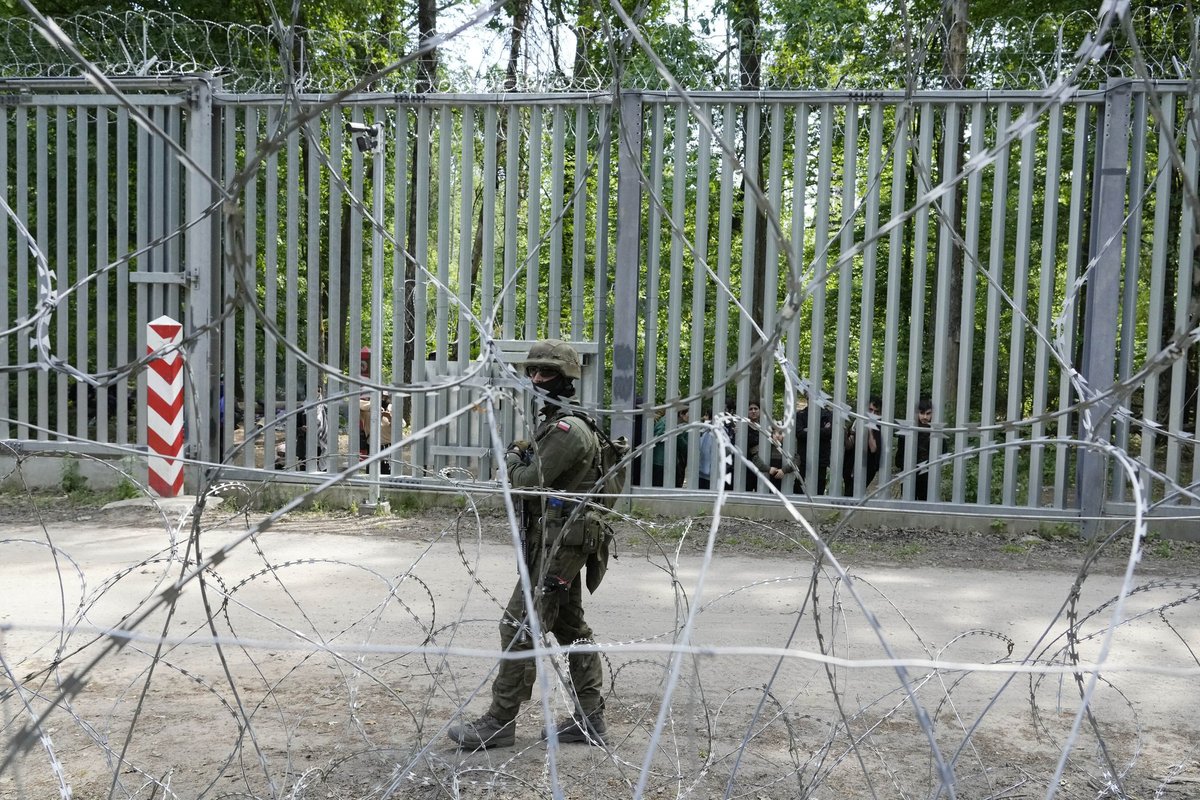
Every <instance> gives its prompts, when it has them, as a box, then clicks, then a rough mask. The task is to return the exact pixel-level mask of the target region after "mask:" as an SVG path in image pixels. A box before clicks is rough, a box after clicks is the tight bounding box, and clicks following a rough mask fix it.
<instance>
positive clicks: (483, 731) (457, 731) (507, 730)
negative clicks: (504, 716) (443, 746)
mask: <svg viewBox="0 0 1200 800" xmlns="http://www.w3.org/2000/svg"><path fill="white" fill-rule="evenodd" d="M446 735H447V736H449V737H450V739H451V740H452V741H454V742H457V743H458V746H459V747H461V748H463V749H464V750H486V749H487V748H489V747H512V746H513V744H514V743H515V742H516V740H517V721H516V720H515V719H510V720H509V721H508V722H502V721H500V720H498V719H496V718H495V717H493V716H492V715H491V714H484V715H483V716H482V717H480V718H479V719H476V720H472V721H471V722H464V723H462V724H460V725H451V726H450V730H448V731H446Z"/></svg>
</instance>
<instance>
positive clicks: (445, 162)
mask: <svg viewBox="0 0 1200 800" xmlns="http://www.w3.org/2000/svg"><path fill="white" fill-rule="evenodd" d="M437 192H438V200H437V201H438V209H437V210H438V235H437V251H436V252H437V267H438V269H437V278H438V284H437V285H433V282H432V281H431V282H430V285H431V288H432V290H433V293H434V308H436V318H434V327H433V337H432V338H433V354H432V355H433V356H434V357H433V359H432V361H434V363H436V365H437V367H436V369H437V374H438V375H445V374H446V368H448V367H446V354H448V350H449V325H450V323H449V314H450V291H451V290H452V289H451V283H450V247H451V245H452V243H454V230H452V225H454V222H452V219H451V212H452V200H454V114H452V112H451V109H450V107H448V106H443V107H442V108H440V109H438V186H437ZM421 335H422V339H421V348H422V349H424V350H427V349H428V342H430V337H428V332H427V331H422V332H421ZM424 357H426V360H430V359H428V354H427V355H426V356H424ZM427 397H428V399H430V401H431V402H432V408H433V419H434V420H440V419H443V417H445V415H446V414H448V413H449V405H450V398H449V392H446V391H437V392H432V393H431V395H428V396H427ZM448 434H449V432H448V431H446V429H445V427H439V428H438V432H437V433H436V434H434V437H433V441H436V443H437V444H439V445H445V444H448V441H449V437H448ZM446 464H448V461H446V457H445V456H443V455H440V453H439V455H436V456H434V457H433V468H434V469H442V468H444V467H446Z"/></svg>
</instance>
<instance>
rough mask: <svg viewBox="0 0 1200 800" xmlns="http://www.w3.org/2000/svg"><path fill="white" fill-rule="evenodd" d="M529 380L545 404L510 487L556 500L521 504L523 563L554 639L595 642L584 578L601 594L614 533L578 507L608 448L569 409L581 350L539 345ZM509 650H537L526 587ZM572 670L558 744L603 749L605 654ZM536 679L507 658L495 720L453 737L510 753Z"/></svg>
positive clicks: (585, 655) (508, 611) (513, 465)
mask: <svg viewBox="0 0 1200 800" xmlns="http://www.w3.org/2000/svg"><path fill="white" fill-rule="evenodd" d="M525 373H526V375H527V376H528V377H529V378H531V379H532V381H533V386H534V389H535V390H536V391H537V393H538V394H539V395H541V396H543V397H544V398H545V403H544V405H543V406H542V409H541V413H540V416H541V417H542V419H541V422H540V423H539V424H538V426H537V428H536V430H535V431H534V434H533V439H532V441H516V442H513V443H512V444H511V445H510V446H509V448H508V451H507V453H506V454H505V466H506V468H507V472H508V481H509V484H510V485H511V486H512V488H513V489H527V488H542V489H549V490H550V493H548V494H543V495H537V496H534V495H530V496H528V497H527V498H525V499H524V500H523V501H522V503H521V505H522V506H523V509H522V515H521V516H522V542H523V545H524V546H523V550H524V552H523V553H522V554H521V555H522V557H523V558H524V559H525V564H526V566H527V568H528V570H529V578H530V590H531V593H532V595H533V599H534V602H535V603H536V610H537V618H538V620H539V621H540V624H541V630H542V631H543V632H549V633H553V634H554V637H555V639H557V640H558V642H559V644H560V645H563V646H568V645H572V644H577V643H589V642H591V641H592V629H591V628H590V627H588V624H587V622H586V621H585V620H584V615H583V585H584V583H585V581H584V580H583V579H581V578H582V576H581V573H582V572H583V570H584V567H585V566H586V567H587V578H586V584H587V587H588V591H589V592H592V591H595V589H596V587H597V586H598V585H599V582H600V579H601V578H602V577H603V574H604V569H605V566H606V564H607V556H608V546H609V539H610V538H611V534H610V533H608V529H607V526H606V525H604V524H603V523H602V522H601V521H600V519H599V517H597V516H596V512H595V511H592V510H588V507H587V506H580V505H579V502H580V498H581V495H583V494H584V493H586V492H587V491H589V490H590V489H592V488H593V487H594V486H595V484H596V482H597V480H598V479H599V477H600V458H599V456H600V441H599V437H598V435H597V433H596V432H595V430H594V429H593V427H592V423H590V421H588V420H587V419H586V418H584V417H583V416H582V412H581V411H580V410H579V407H578V405H576V404H575V403H573V402H571V401H570V398H571V397H573V396H574V394H575V381H576V380H578V379H579V378H580V374H581V370H580V359H579V354H578V353H577V352H576V351H575V349H574V348H573V347H571V346H570V345H569V344H567V343H565V342H562V341H559V340H556V339H547V340H545V341H541V342H537V343H535V344H534V345H533V346H532V347H531V348H530V349H529V356H528V358H527V360H526V361H525ZM500 646H501V648H502V649H503V650H504V651H505V652H506V653H514V652H524V651H528V650H530V649H532V648H533V646H534V640H533V636H532V628H531V626H530V619H529V614H528V613H527V609H526V607H525V597H524V593H523V592H522V588H521V583H520V582H519V581H518V583H517V586H516V588H515V589H514V590H513V593H512V596H511V597H510V599H509V601H508V605H507V607H506V608H505V610H504V616H503V618H502V619H501V621H500ZM547 663H549V662H547ZM567 668H568V672H569V677H570V682H569V687H568V688H569V690H570V693H571V695H572V697H571V701H572V703H573V705H574V713H573V714H572V715H571V716H569V717H566V718H565V719H563V720H561V721H560V722H559V723H558V724H557V726H556V731H555V732H556V735H557V737H558V741H560V742H587V743H589V744H596V745H602V744H604V742H605V736H606V734H607V730H608V729H607V725H606V724H605V720H604V697H603V695H602V694H601V689H602V687H603V672H602V666H601V661H600V656H599V655H598V654H597V653H595V652H572V653H571V654H570V655H569V656H568V657H567ZM536 680H537V664H536V662H535V661H534V659H533V658H523V659H515V660H514V659H501V660H500V662H499V665H498V666H497V671H496V677H495V680H494V681H493V682H492V701H491V706H490V707H489V708H488V710H487V713H485V714H484V715H483V716H481V717H479V718H478V719H475V720H472V721H470V722H462V723H459V724H456V725H452V726H451V727H450V729H449V731H448V734H449V737H450V739H451V740H453V741H454V742H456V743H458V745H459V746H460V747H461V748H465V749H473V750H475V749H484V748H489V747H508V746H511V745H512V744H513V743H514V742H515V740H516V729H517V721H516V720H517V714H518V712H519V711H520V708H521V704H522V703H523V702H525V701H527V700H529V699H530V697H531V696H532V692H533V687H534V684H535V682H536ZM543 738H547V735H546V734H545V733H543Z"/></svg>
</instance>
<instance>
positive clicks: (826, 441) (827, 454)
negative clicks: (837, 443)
mask: <svg viewBox="0 0 1200 800" xmlns="http://www.w3.org/2000/svg"><path fill="white" fill-rule="evenodd" d="M817 426H818V428H817V486H816V488H817V495H818V496H821V495H824V494H825V488H826V486H827V485H828V484H829V462H830V460H831V456H832V454H833V412H832V411H830V410H829V409H828V408H822V409H821V411H820V414H819V415H818V417H817ZM809 438H810V437H809V431H808V405H807V404H805V405H804V407H803V408H800V409H798V410H797V411H796V471H797V472H798V473H799V475H800V480H798V481H797V482H796V491H797V492H799V493H801V494H808V491H807V484H806V483H805V481H806V480H807V476H808V442H809Z"/></svg>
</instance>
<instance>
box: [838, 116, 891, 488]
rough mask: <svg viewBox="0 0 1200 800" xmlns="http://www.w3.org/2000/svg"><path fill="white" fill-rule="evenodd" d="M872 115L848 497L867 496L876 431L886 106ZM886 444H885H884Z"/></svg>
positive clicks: (869, 133) (864, 215) (868, 148)
mask: <svg viewBox="0 0 1200 800" xmlns="http://www.w3.org/2000/svg"><path fill="white" fill-rule="evenodd" d="M867 113H868V115H869V117H868V121H869V130H868V134H867V183H866V192H865V194H866V197H865V198H864V200H865V210H864V212H863V241H864V242H865V246H864V247H863V256H862V263H863V266H862V301H861V303H860V305H859V323H858V367H857V369H858V386H857V388H856V389H855V401H856V402H855V411H856V413H857V415H858V418H857V419H856V420H854V421H853V423H852V425H853V431H854V439H853V441H854V443H855V446H854V451H853V452H852V453H849V454H847V457H848V458H850V459H852V461H851V466H852V469H853V473H852V474H853V480H852V484H851V485H850V486H843V487H842V490H843V492H844V493H845V494H847V495H851V496H854V497H865V496H866V494H867V483H866V480H865V478H864V475H865V474H866V463H865V458H866V453H867V446H866V443H867V435H868V431H870V430H874V429H875V422H874V421H873V420H871V418H870V414H869V412H868V411H867V404H868V403H869V402H870V400H871V396H872V395H873V394H874V392H875V365H874V359H873V354H874V347H875V287H876V283H877V280H878V272H879V270H878V265H877V264H876V258H877V257H878V255H879V241H878V239H877V237H876V232H877V231H878V229H879V206H880V202H881V200H882V194H883V122H884V115H885V112H884V107H883V105H882V104H880V103H872V104H870V105H869V106H867ZM881 444H882V443H881Z"/></svg>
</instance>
